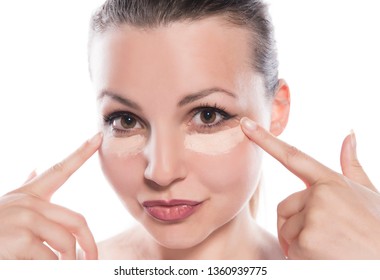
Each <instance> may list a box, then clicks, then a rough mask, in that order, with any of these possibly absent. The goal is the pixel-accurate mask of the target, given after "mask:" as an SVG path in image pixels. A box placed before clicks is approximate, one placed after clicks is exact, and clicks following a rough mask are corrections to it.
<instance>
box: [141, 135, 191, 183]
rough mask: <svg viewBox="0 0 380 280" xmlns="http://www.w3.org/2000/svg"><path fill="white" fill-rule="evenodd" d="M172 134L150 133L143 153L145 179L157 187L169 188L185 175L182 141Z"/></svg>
mask: <svg viewBox="0 0 380 280" xmlns="http://www.w3.org/2000/svg"><path fill="white" fill-rule="evenodd" d="M174 134H175V133H173V132H170V131H156V132H155V131H152V133H151V137H150V139H149V142H148V144H147V146H146V148H145V151H144V154H145V157H146V159H147V167H146V169H145V173H144V176H145V179H147V180H149V181H152V182H154V183H155V185H158V187H163V188H164V187H169V186H170V185H171V184H173V183H174V182H177V181H179V180H182V179H184V178H185V177H186V175H187V169H186V165H185V162H184V150H183V149H184V148H183V141H182V142H181V139H180V137H179V136H178V135H174ZM181 143H182V145H181Z"/></svg>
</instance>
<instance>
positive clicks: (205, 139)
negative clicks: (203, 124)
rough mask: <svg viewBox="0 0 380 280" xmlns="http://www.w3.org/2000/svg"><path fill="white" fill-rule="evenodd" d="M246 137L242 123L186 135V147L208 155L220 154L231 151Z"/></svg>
mask: <svg viewBox="0 0 380 280" xmlns="http://www.w3.org/2000/svg"><path fill="white" fill-rule="evenodd" d="M244 138H245V135H244V133H243V131H242V130H241V128H240V125H238V126H237V127H234V128H229V129H226V130H223V131H219V132H216V133H210V134H202V133H195V134H189V135H186V137H185V148H186V149H188V150H192V151H194V152H197V153H202V154H207V155H220V154H226V153H228V152H230V151H231V150H232V149H233V148H235V147H236V146H237V145H238V144H239V143H241V142H242V141H243V140H244Z"/></svg>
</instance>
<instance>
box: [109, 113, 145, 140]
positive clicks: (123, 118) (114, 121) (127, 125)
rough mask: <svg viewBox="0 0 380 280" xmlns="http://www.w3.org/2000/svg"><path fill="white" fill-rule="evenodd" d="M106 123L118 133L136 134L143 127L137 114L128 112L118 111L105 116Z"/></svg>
mask: <svg viewBox="0 0 380 280" xmlns="http://www.w3.org/2000/svg"><path fill="white" fill-rule="evenodd" d="M104 121H105V123H106V124H107V125H108V126H109V127H110V128H111V131H112V132H113V133H114V134H116V136H117V135H118V134H134V132H137V131H138V130H140V129H142V128H143V125H142V124H141V122H140V121H139V120H138V118H137V117H136V116H134V115H133V114H131V113H127V112H116V113H112V114H111V115H109V116H105V117H104Z"/></svg>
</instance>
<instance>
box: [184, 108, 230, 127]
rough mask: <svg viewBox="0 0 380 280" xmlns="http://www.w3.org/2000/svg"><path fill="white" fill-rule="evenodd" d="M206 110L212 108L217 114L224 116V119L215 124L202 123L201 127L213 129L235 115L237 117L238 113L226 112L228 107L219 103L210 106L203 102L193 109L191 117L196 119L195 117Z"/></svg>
mask: <svg viewBox="0 0 380 280" xmlns="http://www.w3.org/2000/svg"><path fill="white" fill-rule="evenodd" d="M206 110H211V111H213V112H215V113H217V114H219V115H220V116H221V118H222V120H220V121H218V122H217V123H215V124H211V125H210V124H202V125H201V129H209V130H211V129H213V128H216V127H218V126H220V125H222V124H223V123H224V122H225V121H228V120H230V119H232V118H234V117H236V115H231V114H229V113H227V112H226V109H225V108H224V107H220V106H218V105H217V104H214V106H210V105H209V104H207V103H205V104H201V105H200V106H199V107H197V108H195V109H194V110H193V111H192V118H191V119H194V117H195V116H196V115H198V114H200V113H202V112H204V111H206Z"/></svg>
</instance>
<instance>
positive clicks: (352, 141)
mask: <svg viewBox="0 0 380 280" xmlns="http://www.w3.org/2000/svg"><path fill="white" fill-rule="evenodd" d="M340 165H341V167H342V172H343V175H344V176H346V177H347V178H349V179H350V180H352V181H354V182H357V183H359V184H361V185H363V186H366V187H368V188H369V189H371V190H373V191H375V192H377V189H376V187H375V186H374V185H373V184H372V182H371V180H370V179H369V178H368V176H367V174H366V173H365V172H364V170H363V167H362V166H361V164H360V162H359V160H358V157H357V153H356V137H355V133H354V132H353V131H352V132H351V133H350V135H348V136H347V137H346V138H345V139H344V141H343V144H342V150H341V153H340Z"/></svg>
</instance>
